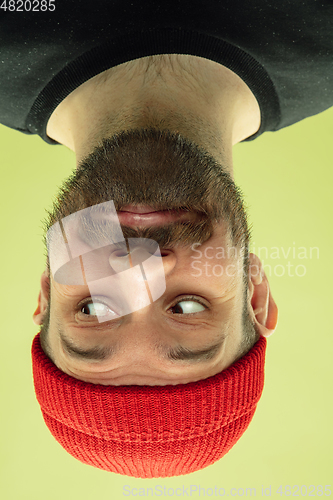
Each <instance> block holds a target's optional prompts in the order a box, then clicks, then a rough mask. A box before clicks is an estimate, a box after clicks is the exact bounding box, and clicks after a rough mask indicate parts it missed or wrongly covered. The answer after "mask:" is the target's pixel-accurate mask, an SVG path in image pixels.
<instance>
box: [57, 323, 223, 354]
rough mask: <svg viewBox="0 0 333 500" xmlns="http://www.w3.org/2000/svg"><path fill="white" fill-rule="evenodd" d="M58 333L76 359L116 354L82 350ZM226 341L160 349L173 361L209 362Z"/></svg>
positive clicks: (98, 349)
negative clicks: (202, 346)
mask: <svg viewBox="0 0 333 500" xmlns="http://www.w3.org/2000/svg"><path fill="white" fill-rule="evenodd" d="M58 333H59V336H60V340H61V343H62V345H63V348H64V349H65V351H66V352H67V354H69V355H70V356H71V357H73V358H76V359H81V360H94V361H104V360H106V359H109V358H111V357H112V356H113V355H114V354H115V352H116V351H115V350H114V349H113V348H111V347H102V346H95V347H92V348H90V349H82V348H81V347H79V346H77V345H75V344H74V343H73V342H72V341H71V340H70V339H69V338H68V337H66V336H65V334H64V332H63V331H62V329H61V328H59V327H58ZM225 339H226V335H223V336H222V337H221V338H220V339H219V341H218V342H217V343H215V344H213V345H210V346H207V347H205V348H203V349H194V350H192V349H188V348H187V347H183V346H178V347H176V348H171V349H170V348H169V349H168V350H167V351H165V350H164V349H163V346H159V348H160V350H162V352H163V354H164V357H165V358H166V359H169V360H171V361H192V362H196V361H209V360H211V359H213V358H214V357H215V356H216V355H217V354H218V352H219V350H220V348H221V347H222V345H223V343H224V341H225ZM161 348H162V349H161Z"/></svg>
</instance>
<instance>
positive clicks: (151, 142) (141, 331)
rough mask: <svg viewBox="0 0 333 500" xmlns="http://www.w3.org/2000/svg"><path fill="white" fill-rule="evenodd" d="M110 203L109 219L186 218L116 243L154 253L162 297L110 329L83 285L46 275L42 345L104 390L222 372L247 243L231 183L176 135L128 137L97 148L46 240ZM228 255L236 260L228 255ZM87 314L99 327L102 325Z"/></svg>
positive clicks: (131, 231)
mask: <svg viewBox="0 0 333 500" xmlns="http://www.w3.org/2000/svg"><path fill="white" fill-rule="evenodd" d="M110 200H112V201H113V203H114V206H115V208H116V210H117V212H120V211H121V209H122V208H124V207H128V206H140V205H144V206H149V207H152V209H155V210H156V209H159V210H171V209H180V208H182V209H186V211H187V212H182V214H183V216H182V217H181V218H179V219H178V221H174V222H169V223H165V224H164V223H163V224H162V225H161V223H159V224H157V225H152V226H149V227H143V226H136V225H135V223H128V225H125V224H121V229H122V232H123V236H124V238H125V240H126V238H138V237H139V238H149V239H152V240H154V241H156V242H157V243H158V245H159V247H160V251H161V258H162V261H163V268H164V274H165V284H166V289H165V292H164V293H163V295H162V296H161V297H159V298H158V299H157V300H155V301H153V302H152V303H151V304H150V305H149V306H146V307H143V308H141V309H138V310H135V311H133V312H131V313H130V314H126V315H122V316H120V317H116V318H115V317H113V316H112V315H110V319H108V318H109V317H108V314H110V311H109V310H108V308H107V306H105V304H103V301H102V300H101V302H100V303H97V302H98V301H97V302H96V299H94V303H92V300H91V296H90V291H89V287H88V286H86V285H77V286H76V285H66V284H60V283H58V282H56V281H55V280H54V279H53V277H52V276H50V304H49V305H50V310H49V329H48V346H49V349H50V355H51V357H52V359H53V361H54V363H55V364H56V365H57V366H58V367H59V368H60V369H61V370H62V371H64V372H66V373H67V374H69V375H71V376H73V377H75V378H78V379H81V380H84V381H86V382H92V383H99V384H105V385H132V384H134V385H166V384H179V383H188V382H192V381H196V380H200V379H204V378H207V377H210V376H212V375H214V374H216V373H219V372H220V371H222V370H223V369H225V368H227V367H228V366H230V365H231V364H232V363H233V362H234V361H235V359H237V358H238V356H239V352H240V345H241V342H242V337H243V312H244V300H246V299H245V297H246V294H245V292H246V288H245V289H244V286H245V282H244V274H243V272H242V270H243V263H244V255H243V254H242V252H241V251H240V249H241V248H243V247H244V245H246V244H247V241H248V232H247V225H246V216H245V213H244V210H243V207H242V202H241V199H240V196H239V194H238V192H237V189H236V188H235V186H234V184H233V182H232V180H231V178H230V176H229V175H228V174H227V173H226V172H225V171H224V170H223V167H222V166H221V165H219V164H218V163H216V162H215V161H214V159H213V158H211V157H210V156H209V155H207V153H204V152H202V151H200V150H198V148H197V147H196V145H194V144H191V143H189V142H188V141H182V140H181V139H179V138H177V136H174V135H172V134H169V133H166V132H163V133H161V132H158V131H152V130H151V131H149V132H147V133H141V132H140V131H129V132H126V133H123V134H122V135H121V136H120V138H119V137H116V138H113V139H111V140H108V141H105V142H104V143H103V145H101V146H100V147H98V148H97V149H96V150H95V151H94V152H93V153H92V154H91V155H90V156H89V157H88V158H86V159H85V160H84V161H83V162H82V164H81V165H79V169H78V170H77V172H75V174H74V175H73V176H72V177H71V179H69V181H67V182H66V183H65V184H64V186H63V188H62V190H61V193H60V195H59V196H58V202H57V204H56V205H55V206H54V208H53V212H52V213H50V217H49V220H48V221H47V227H46V229H49V228H50V227H51V226H52V225H53V224H54V223H55V222H56V221H57V220H62V218H64V217H67V216H68V215H70V214H73V213H75V212H78V211H80V210H83V209H84V208H87V207H90V206H94V205H98V204H101V203H103V202H107V201H110ZM90 237H91V234H90ZM94 237H96V234H95V235H94ZM235 245H237V249H238V250H236V251H231V248H232V247H233V248H235ZM107 251H108V250H107V247H105V252H107ZM106 257H110V258H112V255H110V256H106ZM117 257H118V256H117V254H116V255H114V256H113V258H114V259H117ZM110 262H111V261H110ZM96 311H97V312H98V315H102V316H103V315H106V318H107V320H106V321H105V320H103V322H99V321H98V317H97V316H96Z"/></svg>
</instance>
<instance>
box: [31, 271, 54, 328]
mask: <svg viewBox="0 0 333 500" xmlns="http://www.w3.org/2000/svg"><path fill="white" fill-rule="evenodd" d="M49 293H50V279H49V277H48V274H47V271H46V270H45V271H44V272H43V274H42V277H41V280H40V292H39V295H38V306H37V309H36V311H35V312H34V314H33V316H32V320H33V322H34V323H35V324H36V325H41V324H42V323H43V317H44V313H45V311H46V308H47V304H48V301H49Z"/></svg>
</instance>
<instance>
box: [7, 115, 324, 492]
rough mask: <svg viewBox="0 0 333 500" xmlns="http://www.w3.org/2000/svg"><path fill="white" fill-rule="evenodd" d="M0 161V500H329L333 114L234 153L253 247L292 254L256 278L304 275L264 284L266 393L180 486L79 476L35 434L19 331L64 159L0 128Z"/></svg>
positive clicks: (24, 326) (30, 328)
mask: <svg viewBox="0 0 333 500" xmlns="http://www.w3.org/2000/svg"><path fill="white" fill-rule="evenodd" d="M0 151H1V153H0V162H1V163H0V165H1V166H0V169H1V198H0V199H1V260H0V276H1V301H0V311H1V316H0V324H1V332H2V334H1V344H0V346H1V347H0V349H1V351H0V352H1V354H0V355H1V360H0V369H1V379H0V380H1V399H0V405H1V406H0V408H1V422H0V433H1V438H0V439H1V454H0V464H1V477H0V498H1V499H2V500H44V499H45V500H68V499H75V500H76V499H78V500H79V499H80V500H88V499H89V500H90V499H98V500H111V499H121V498H133V496H127V497H126V496H123V486H124V485H129V487H130V488H148V487H155V485H161V486H162V487H163V486H166V487H167V488H176V487H183V485H184V487H185V488H189V487H190V485H193V486H194V485H196V486H197V487H198V488H199V486H200V487H201V488H205V489H208V488H214V487H215V486H217V487H218V488H225V489H226V492H229V491H228V490H230V489H231V488H236V489H238V488H244V490H246V488H255V489H256V496H257V497H261V496H262V487H263V486H264V488H269V487H270V486H271V497H272V498H282V497H281V495H279V494H278V493H276V490H277V489H278V487H279V486H280V485H282V486H283V490H282V491H283V492H285V493H287V494H288V489H287V490H285V489H284V488H285V486H286V485H291V486H292V487H293V485H299V486H301V485H307V486H309V485H316V486H317V485H324V486H325V485H327V484H331V491H332V495H331V496H332V497H333V452H332V445H333V440H332V436H333V431H332V424H333V403H332V399H333V387H332V385H333V384H332V381H333V377H332V373H333V367H332V358H333V331H332V311H333V306H332V304H333V294H332V277H333V276H332V244H333V238H332V216H333V210H332V207H333V202H332V197H333V196H332V193H333V109H330V110H328V111H326V112H325V113H322V114H320V115H317V116H315V117H312V118H308V119H306V120H304V121H302V122H300V123H298V124H296V125H294V126H292V127H289V128H287V129H284V130H282V131H279V132H276V133H266V134H264V135H263V136H261V137H260V138H258V139H256V140H255V141H254V142H251V143H243V144H239V145H237V146H236V147H235V148H234V164H235V178H236V182H237V183H238V184H239V185H240V186H241V188H242V189H243V191H244V193H245V200H246V203H247V205H248V208H249V213H250V220H251V222H252V224H253V241H254V243H255V246H256V247H257V248H258V247H264V246H266V247H268V249H269V252H271V251H272V250H271V248H272V247H279V248H281V247H283V249H284V251H285V252H287V251H288V248H291V255H290V257H289V258H287V259H285V258H283V257H281V258H280V259H264V260H265V264H271V265H272V266H273V267H274V266H276V265H277V264H281V265H282V266H286V264H287V263H288V261H289V262H290V263H291V264H292V265H293V266H294V268H293V269H295V266H296V265H298V264H302V265H305V266H306V275H305V276H304V277H297V276H294V277H291V276H286V275H285V276H283V277H278V276H274V275H273V276H271V277H270V283H271V288H272V290H273V295H274V297H275V300H276V302H277V304H278V306H279V312H280V317H279V323H278V328H277V331H276V332H275V334H274V336H273V337H271V338H270V339H269V340H268V350H267V361H266V383H265V389H264V393H263V396H262V399H261V401H260V402H259V406H258V409H257V412H256V414H255V417H254V420H253V422H252V424H251V425H250V427H249V429H248V430H247V431H246V433H245V434H244V436H243V437H242V438H241V439H240V441H239V442H238V443H237V444H236V446H235V447H234V448H233V449H232V450H231V451H230V452H229V453H228V454H227V456H225V457H224V458H223V459H222V460H221V461H220V462H217V463H216V464H214V465H213V466H211V467H208V468H207V469H205V470H202V471H199V472H196V473H194V474H191V475H188V476H181V477H178V478H170V479H145V480H144V479H133V478H128V477H125V476H120V475H116V474H112V473H108V472H105V471H101V470H98V469H94V468H92V467H89V466H86V465H83V464H81V463H80V462H78V461H76V460H75V459H74V458H72V457H71V456H70V455H68V454H67V453H66V452H65V451H64V450H63V449H62V448H61V446H60V445H59V444H58V443H57V442H56V441H55V440H54V438H53V437H52V436H51V434H50V433H49V431H48V429H47V428H46V426H45V424H44V422H43V420H42V416H41V413H40V409H39V406H38V404H37V401H36V400H35V395H34V390H33V384H32V373H31V361H30V346H31V341H32V338H33V336H34V335H35V334H36V333H37V327H36V326H35V325H34V324H33V322H32V319H31V317H32V313H33V311H34V310H35V308H36V305H37V296H38V293H39V279H40V275H41V273H42V271H43V268H44V260H45V259H44V255H43V252H44V249H43V245H42V238H41V236H42V226H41V222H40V221H41V220H42V219H43V218H44V215H45V212H44V209H45V208H47V207H50V204H51V200H52V199H53V197H54V195H55V193H56V192H57V188H58V186H60V184H61V182H62V181H63V179H64V178H65V177H67V176H68V175H69V173H70V172H71V170H72V169H73V168H74V167H75V158H74V154H73V153H72V152H70V151H69V150H67V149H65V147H63V146H50V145H47V144H46V143H44V142H43V141H42V140H41V139H40V138H39V137H37V136H26V135H24V134H21V133H19V132H16V131H13V130H10V129H7V128H5V127H3V126H0ZM294 247H295V248H298V247H306V249H307V250H308V249H309V248H310V247H319V251H320V254H319V259H317V258H312V259H293V258H292V249H293V248H294ZM285 269H286V268H285ZM281 272H282V267H279V268H278V273H281ZM286 273H287V269H286ZM280 491H281V490H280ZM135 492H136V493H138V496H140V495H139V493H141V494H142V493H143V492H142V491H140V490H137V491H135V490H133V493H135ZM177 492H178V493H179V490H177ZM187 492H188V497H186V495H185V496H184V497H182V496H178V497H177V496H176V490H175V494H174V496H171V494H172V490H169V496H164V497H162V498H204V496H203V493H204V490H203V489H202V490H201V493H200V496H199V491H198V492H197V493H196V494H195V493H192V496H191V497H190V495H189V489H187ZM291 492H294V493H295V494H296V493H298V496H301V491H300V490H299V491H298V492H297V490H296V489H293V488H292V489H291ZM302 492H303V494H304V493H305V489H304V488H303V490H302ZM316 492H319V493H320V490H316ZM148 493H149V494H150V496H149V498H153V496H152V494H151V493H152V492H151V491H148ZM155 493H157V491H155ZM166 493H168V491H167V492H166ZM207 493H208V494H209V493H211V491H210V490H207ZM207 493H206V498H207ZM241 493H242V490H240V494H241ZM308 493H309V491H308ZM229 496H230V497H231V495H230V494H229ZM239 496H240V495H239ZM243 496H244V497H245V496H246V494H245V492H244V494H243ZM249 496H250V493H248V495H247V496H246V497H247V498H248V497H249ZM252 496H254V495H253V492H252ZM284 496H286V495H283V497H284ZM140 497H141V496H140ZM146 497H147V495H146ZM154 498H157V495H156V494H155V495H154ZM210 498H219V497H215V496H214V495H213V496H211V497H210ZM237 498H238V497H237ZM323 498H326V496H325V494H324V495H323Z"/></svg>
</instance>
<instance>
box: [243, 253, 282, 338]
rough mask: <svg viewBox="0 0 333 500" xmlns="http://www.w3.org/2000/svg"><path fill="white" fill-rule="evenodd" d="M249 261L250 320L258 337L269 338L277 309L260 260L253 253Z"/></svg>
mask: <svg viewBox="0 0 333 500" xmlns="http://www.w3.org/2000/svg"><path fill="white" fill-rule="evenodd" d="M249 259H250V266H249V291H250V299H249V300H250V302H251V307H250V311H251V313H250V315H251V319H253V321H254V322H255V325H256V327H257V330H258V332H259V333H260V335H262V336H263V337H269V336H270V335H272V334H273V333H274V331H275V328H276V325H277V320H278V308H277V305H276V304H275V301H274V299H273V297H272V294H271V291H270V287H269V283H268V279H267V276H266V274H265V273H264V270H263V266H262V262H261V260H260V259H259V257H257V256H256V255H254V254H253V253H250V256H249Z"/></svg>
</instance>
